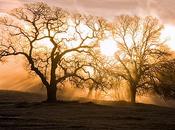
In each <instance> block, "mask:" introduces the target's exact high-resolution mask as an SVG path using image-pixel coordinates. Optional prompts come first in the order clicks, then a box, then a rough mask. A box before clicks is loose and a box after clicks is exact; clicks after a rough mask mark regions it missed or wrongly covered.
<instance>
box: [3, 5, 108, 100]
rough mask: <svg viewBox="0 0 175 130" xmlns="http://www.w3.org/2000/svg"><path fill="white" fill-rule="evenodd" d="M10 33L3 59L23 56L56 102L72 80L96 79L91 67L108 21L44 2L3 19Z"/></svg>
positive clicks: (14, 11)
mask: <svg viewBox="0 0 175 130" xmlns="http://www.w3.org/2000/svg"><path fill="white" fill-rule="evenodd" d="M0 21H1V26H2V27H4V29H5V30H6V33H4V34H3V40H2V41H1V45H0V58H1V60H3V58H5V57H8V56H16V55H22V56H24V57H25V58H26V60H27V62H28V63H29V67H30V68H31V70H32V71H33V72H35V73H36V74H37V75H38V76H39V78H40V79H41V81H42V83H43V84H44V86H45V87H46V89H47V101H48V102H55V101H56V92H57V87H58V88H59V87H60V86H61V85H63V84H64V81H66V80H70V81H71V82H75V83H76V84H78V83H80V82H85V81H88V80H92V81H94V80H93V78H92V77H91V76H92V75H91V74H90V73H89V71H88V69H87V68H88V67H90V68H93V64H92V63H91V61H92V59H93V58H95V52H94V51H95V48H98V40H99V39H100V37H101V36H102V35H103V33H102V30H101V28H102V26H104V23H105V22H104V20H103V19H101V18H96V17H92V16H82V15H80V14H73V15H72V14H69V13H68V12H66V11H64V10H62V9H61V8H51V7H49V6H48V5H47V4H44V3H34V4H26V5H25V6H24V7H22V8H17V9H14V10H12V12H11V13H10V14H9V15H7V16H5V17H3V18H1V20H0Z"/></svg>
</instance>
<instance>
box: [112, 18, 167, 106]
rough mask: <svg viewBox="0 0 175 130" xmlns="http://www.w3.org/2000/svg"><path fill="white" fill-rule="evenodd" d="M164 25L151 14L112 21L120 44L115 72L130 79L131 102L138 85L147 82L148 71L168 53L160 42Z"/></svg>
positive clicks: (127, 79) (133, 101)
mask: <svg viewBox="0 0 175 130" xmlns="http://www.w3.org/2000/svg"><path fill="white" fill-rule="evenodd" d="M162 28H163V26H162V25H160V23H159V21H158V20H157V19H155V18H152V17H146V18H143V19H142V18H139V17H137V16H127V15H124V16H119V17H117V18H116V20H115V21H114V23H113V31H112V33H113V37H114V39H115V41H116V43H117V44H118V51H117V52H116V55H115V58H116V59H117V62H116V64H115V66H116V68H115V69H116V70H115V72H114V73H115V76H116V77H118V76H120V77H122V78H123V79H124V80H126V81H127V82H128V85H129V88H130V100H131V103H135V99H136V94H137V91H138V90H139V88H144V87H145V84H147V83H148V82H147V78H149V77H150V73H148V71H149V70H150V69H151V68H152V67H154V66H155V65H156V64H158V63H159V62H161V61H162V60H163V57H164V56H165V54H166V53H165V52H164V50H163V49H162V46H163V44H162V42H161V41H160V33H161V30H162ZM149 72H150V71H149ZM147 87H149V86H147Z"/></svg>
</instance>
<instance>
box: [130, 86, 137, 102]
mask: <svg viewBox="0 0 175 130" xmlns="http://www.w3.org/2000/svg"><path fill="white" fill-rule="evenodd" d="M130 98H131V103H132V104H135V103H136V87H135V86H130Z"/></svg>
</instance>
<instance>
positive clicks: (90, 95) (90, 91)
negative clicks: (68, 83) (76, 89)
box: [87, 87, 93, 98]
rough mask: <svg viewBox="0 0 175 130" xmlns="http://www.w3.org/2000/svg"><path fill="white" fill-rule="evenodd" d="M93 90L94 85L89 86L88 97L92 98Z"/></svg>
mask: <svg viewBox="0 0 175 130" xmlns="http://www.w3.org/2000/svg"><path fill="white" fill-rule="evenodd" d="M92 91H93V87H91V88H89V92H88V94H87V98H92Z"/></svg>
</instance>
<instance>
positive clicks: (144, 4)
mask: <svg viewBox="0 0 175 130" xmlns="http://www.w3.org/2000/svg"><path fill="white" fill-rule="evenodd" d="M36 1H44V2H46V3H48V4H50V5H54V6H58V7H62V8H65V9H69V10H76V11H81V12H83V13H88V14H95V15H100V16H104V17H107V18H112V17H113V16H116V15H119V14H136V15H141V16H145V15H153V16H156V17H158V18H160V19H161V20H162V21H163V22H164V23H171V24H175V18H174V17H175V0H0V11H1V12H5V11H8V10H10V9H12V8H15V7H18V6H21V5H22V4H23V3H26V2H36Z"/></svg>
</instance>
